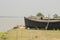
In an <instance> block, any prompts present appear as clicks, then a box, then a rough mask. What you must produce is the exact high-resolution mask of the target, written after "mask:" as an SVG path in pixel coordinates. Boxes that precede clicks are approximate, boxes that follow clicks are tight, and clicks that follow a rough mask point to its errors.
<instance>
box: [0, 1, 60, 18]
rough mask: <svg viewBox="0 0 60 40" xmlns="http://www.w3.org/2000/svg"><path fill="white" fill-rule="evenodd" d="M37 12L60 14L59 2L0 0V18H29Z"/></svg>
mask: <svg viewBox="0 0 60 40" xmlns="http://www.w3.org/2000/svg"><path fill="white" fill-rule="evenodd" d="M38 12H41V13H43V14H44V15H47V14H50V15H51V14H52V15H53V14H54V13H58V14H59V13H60V0H0V16H20V17H24V16H30V15H36V14H37V13H38Z"/></svg>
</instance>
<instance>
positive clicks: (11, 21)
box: [0, 18, 24, 32]
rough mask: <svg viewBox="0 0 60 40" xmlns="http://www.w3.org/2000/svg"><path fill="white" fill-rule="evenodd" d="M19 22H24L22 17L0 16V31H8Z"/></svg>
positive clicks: (19, 23)
mask: <svg viewBox="0 0 60 40" xmlns="http://www.w3.org/2000/svg"><path fill="white" fill-rule="evenodd" d="M21 24H24V19H23V18H0V32H5V31H8V30H10V29H12V28H13V27H14V26H16V25H21Z"/></svg>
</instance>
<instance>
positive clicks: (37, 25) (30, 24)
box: [24, 17, 60, 30]
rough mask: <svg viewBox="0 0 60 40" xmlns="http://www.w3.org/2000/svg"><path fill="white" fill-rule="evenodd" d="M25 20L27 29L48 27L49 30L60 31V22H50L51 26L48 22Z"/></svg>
mask: <svg viewBox="0 0 60 40" xmlns="http://www.w3.org/2000/svg"><path fill="white" fill-rule="evenodd" d="M24 20H25V28H30V29H33V28H34V29H46V27H47V30H53V29H55V30H57V29H59V30H60V21H57V22H49V24H48V21H47V22H42V21H34V20H30V19H28V18H25V17H24ZM47 24H48V26H47Z"/></svg>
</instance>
